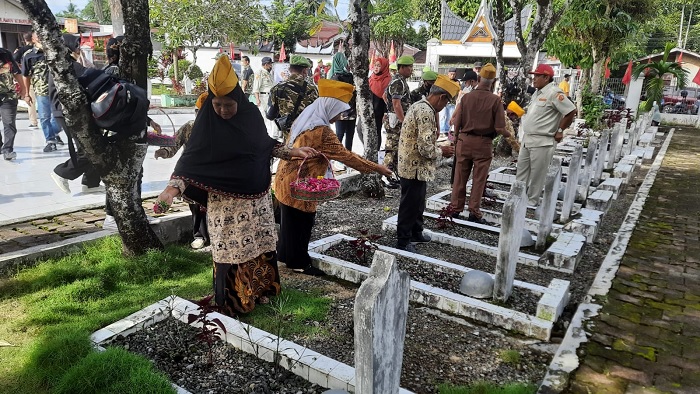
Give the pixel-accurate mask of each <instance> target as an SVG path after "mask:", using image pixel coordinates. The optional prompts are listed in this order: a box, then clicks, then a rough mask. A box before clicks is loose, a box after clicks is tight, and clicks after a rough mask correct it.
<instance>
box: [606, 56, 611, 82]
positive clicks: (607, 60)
mask: <svg viewBox="0 0 700 394" xmlns="http://www.w3.org/2000/svg"><path fill="white" fill-rule="evenodd" d="M608 63H610V58H607V59H605V79H608V78H610V69H609V68H608Z"/></svg>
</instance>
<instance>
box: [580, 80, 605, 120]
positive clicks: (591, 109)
mask: <svg viewBox="0 0 700 394" xmlns="http://www.w3.org/2000/svg"><path fill="white" fill-rule="evenodd" d="M581 102H582V104H581V107H582V111H583V119H584V120H585V121H586V126H588V127H590V128H591V129H593V130H598V129H600V122H601V120H602V118H603V113H604V112H605V103H603V96H601V95H599V94H593V93H592V92H591V86H590V85H589V84H586V85H584V86H583V90H582V92H581Z"/></svg>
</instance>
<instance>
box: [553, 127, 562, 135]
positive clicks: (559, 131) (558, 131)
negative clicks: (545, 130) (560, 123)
mask: <svg viewBox="0 0 700 394" xmlns="http://www.w3.org/2000/svg"><path fill="white" fill-rule="evenodd" d="M557 133H562V134H563V133H564V130H562V129H561V127H560V128H558V129H557ZM555 134H556V133H555Z"/></svg>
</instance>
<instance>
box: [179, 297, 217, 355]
mask: <svg viewBox="0 0 700 394" xmlns="http://www.w3.org/2000/svg"><path fill="white" fill-rule="evenodd" d="M212 298H214V295H213V294H212V295H209V296H207V297H204V298H202V299H201V300H199V301H197V302H196V304H197V306H198V308H197V313H190V314H189V315H187V324H190V325H192V324H194V323H200V324H201V326H200V327H199V330H198V332H197V335H195V338H196V339H197V340H199V341H201V342H204V343H205V344H206V345H207V349H208V356H209V365H213V364H214V360H213V354H212V348H213V346H214V343H215V341H217V340H221V332H220V331H219V329H221V331H222V332H223V333H224V335H225V334H226V327H225V326H224V323H222V322H221V320H219V319H218V318H214V319H210V318H209V314H210V313H212V312H217V311H218V307H217V306H216V305H212V303H211V300H212Z"/></svg>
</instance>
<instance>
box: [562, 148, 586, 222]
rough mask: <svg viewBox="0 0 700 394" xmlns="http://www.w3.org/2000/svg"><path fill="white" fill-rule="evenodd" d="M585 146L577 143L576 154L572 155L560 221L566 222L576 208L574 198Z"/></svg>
mask: <svg viewBox="0 0 700 394" xmlns="http://www.w3.org/2000/svg"><path fill="white" fill-rule="evenodd" d="M582 154H583V147H582V146H581V145H577V146H576V148H575V149H574V154H573V155H571V161H569V177H568V179H567V180H566V188H565V189H564V199H563V204H562V206H561V217H560V220H559V221H560V222H562V223H566V222H567V221H569V217H570V216H571V210H572V209H573V208H574V200H576V190H577V189H578V178H579V174H580V168H581V155H582Z"/></svg>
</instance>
